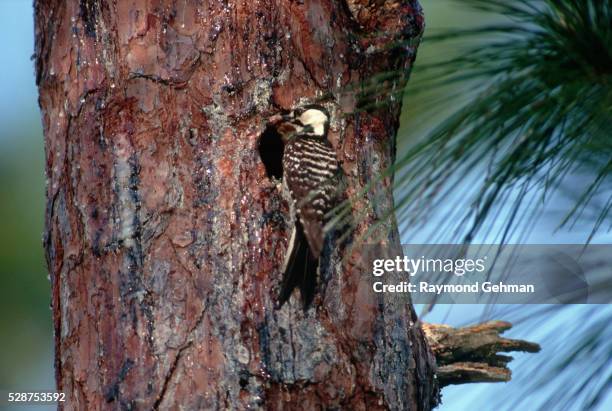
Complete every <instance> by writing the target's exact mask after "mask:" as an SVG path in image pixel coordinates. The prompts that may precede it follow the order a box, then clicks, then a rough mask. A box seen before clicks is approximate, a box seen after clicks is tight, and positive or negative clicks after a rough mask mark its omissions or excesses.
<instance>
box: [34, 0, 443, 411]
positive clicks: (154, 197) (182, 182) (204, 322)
mask: <svg viewBox="0 0 612 411" xmlns="http://www.w3.org/2000/svg"><path fill="white" fill-rule="evenodd" d="M35 19H36V65H37V81H38V85H39V90H40V106H41V109H42V119H43V125H44V133H45V147H46V173H47V178H48V187H47V210H46V232H45V237H44V245H45V248H46V255H47V262H48V267H49V271H50V275H51V282H52V308H53V319H54V325H55V347H56V364H55V367H56V380H57V385H58V389H60V390H62V391H64V392H66V394H67V399H68V402H67V403H66V407H67V408H69V409H100V408H136V409H151V408H154V409H157V408H160V409H168V408H176V407H179V406H181V407H183V408H185V409H198V408H200V409H227V408H229V409H246V408H249V407H251V408H268V409H281V408H284V409H291V408H299V409H314V408H334V407H336V408H338V407H341V408H348V409H368V410H374V409H413V410H416V409H422V410H426V409H429V408H431V406H432V405H433V404H434V403H435V401H436V398H437V387H436V383H435V380H434V378H433V370H434V367H435V364H434V359H433V356H432V354H431V352H430V351H429V349H428V347H427V343H426V341H425V338H424V336H423V333H422V331H421V329H420V328H419V327H418V326H414V325H413V323H416V317H415V314H414V312H413V310H412V308H411V307H410V306H409V305H402V304H400V303H399V302H397V301H393V300H388V299H385V298H383V297H380V298H379V297H375V296H374V295H373V293H371V292H369V291H368V290H369V283H368V282H367V279H366V278H364V277H365V276H366V275H367V273H365V272H362V271H361V270H359V269H358V266H357V264H355V263H354V261H355V258H352V257H353V256H345V255H343V254H344V251H343V250H340V249H336V250H334V252H333V253H332V257H331V259H332V260H333V262H334V264H332V266H333V269H332V270H331V272H330V273H328V282H327V287H326V288H325V290H324V292H323V293H322V294H321V297H319V298H318V299H317V300H316V302H315V305H316V307H317V308H316V309H313V310H310V311H308V312H307V313H303V312H302V311H301V308H300V306H299V304H289V305H286V306H284V307H283V308H282V309H280V310H276V309H275V308H274V301H275V296H276V293H277V292H278V284H279V282H280V277H281V273H280V272H279V268H280V266H281V264H282V260H283V257H284V253H285V248H286V245H287V236H288V233H289V232H290V230H289V229H290V227H288V224H289V220H288V216H287V211H288V209H287V204H286V201H285V200H284V199H283V198H282V197H281V194H280V193H279V191H278V190H277V187H276V184H275V183H274V181H271V180H270V179H268V178H267V177H266V174H265V169H264V165H263V164H262V162H261V159H260V157H259V154H258V152H257V145H258V139H259V137H260V136H261V134H262V133H263V132H264V129H265V127H266V119H267V118H269V116H271V115H272V114H274V113H276V112H278V111H279V110H281V109H289V108H291V107H293V106H295V105H297V104H299V103H302V102H305V101H308V102H311V101H315V100H316V101H318V102H320V103H323V104H325V105H326V106H327V107H328V108H329V109H331V110H332V114H333V117H334V121H333V124H332V129H331V140H332V143H333V145H334V147H335V149H336V151H337V154H338V157H339V158H340V160H341V163H342V167H343V169H344V171H345V173H346V176H347V179H348V184H349V189H348V190H347V191H348V192H347V195H349V196H355V195H356V194H357V193H359V192H360V191H361V189H362V188H363V187H365V186H366V185H368V184H369V183H370V182H371V181H372V179H373V178H376V177H377V176H379V175H380V174H381V172H382V171H383V170H384V169H385V168H386V167H388V166H389V165H390V164H391V163H392V161H393V157H394V153H395V141H394V139H395V133H396V130H397V126H398V114H399V109H400V102H399V101H398V100H397V99H394V94H393V93H395V92H397V91H398V90H400V89H401V88H402V87H403V83H404V81H405V76H404V75H405V74H406V73H407V72H408V70H409V69H410V65H411V64H412V61H413V59H414V53H415V48H416V44H417V43H418V39H419V37H420V34H421V31H422V25H423V23H422V16H421V10H420V7H419V5H418V3H417V1H416V0H404V1H384V2H383V1H357V0H353V1H351V0H349V1H347V2H344V1H332V0H318V1H304V2H299V1H291V0H276V1H270V2H268V1H258V0H248V1H238V0H228V1H193V0H189V1H179V0H177V1H172V0H157V1H154V0H133V1H102V0H81V1H77V0H66V1H64V0H48V1H37V2H36V16H35ZM398 73H399V74H398ZM381 74H382V75H383V76H382V77H381V76H380V75H381ZM372 79H375V81H372ZM364 84H365V86H363V85H364ZM373 84H376V85H377V87H378V88H376V89H375V90H382V91H383V92H382V93H378V92H372V89H370V88H368V86H370V85H373ZM354 85H360V86H362V87H361V88H359V92H358V93H357V92H347V90H352V88H351V87H352V86H354ZM373 102H374V103H376V104H371V103H373ZM368 107H372V109H371V110H362V109H358V108H368ZM390 185H391V178H386V179H384V180H383V181H382V182H380V183H379V184H377V185H376V189H375V190H371V191H370V193H369V194H368V195H366V196H363V197H358V198H357V199H356V201H355V202H354V204H353V212H354V214H355V215H359V225H358V227H357V229H356V233H355V235H356V236H359V235H360V234H363V233H365V232H366V231H367V230H368V228H370V227H371V226H372V225H373V224H374V223H376V222H379V221H380V220H381V219H382V218H383V216H385V215H386V214H387V213H388V212H389V210H390V209H391V205H392V192H391V188H390ZM381 229H382V230H383V236H382V238H383V240H381V243H383V244H385V245H387V246H389V247H390V248H391V250H394V251H398V250H399V237H398V233H397V229H396V226H395V222H394V221H393V220H385V222H384V224H382V225H381ZM354 253H356V254H358V250H357V251H354ZM343 257H347V258H343Z"/></svg>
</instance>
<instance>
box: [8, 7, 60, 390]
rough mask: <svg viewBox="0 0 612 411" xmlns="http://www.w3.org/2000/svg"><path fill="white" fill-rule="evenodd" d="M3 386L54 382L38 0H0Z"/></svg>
mask: <svg viewBox="0 0 612 411" xmlns="http://www.w3.org/2000/svg"><path fill="white" fill-rule="evenodd" d="M0 44H1V46H0V91H1V93H0V312H2V315H1V316H0V340H1V341H2V344H1V346H2V350H0V389H8V388H13V389H19V388H21V389H26V388H30V389H32V388H38V389H49V388H53V357H52V353H53V344H52V337H51V335H52V325H51V311H50V309H49V303H50V295H49V289H50V288H49V281H48V280H47V272H46V264H45V262H44V257H43V250H42V240H41V239H42V231H43V213H44V207H45V199H44V189H45V178H44V149H43V140H42V128H41V122H40V115H39V111H38V102H37V91H36V85H35V84H34V69H33V63H32V61H31V56H32V54H33V49H34V29H33V12H32V2H31V1H28V0H3V1H0Z"/></svg>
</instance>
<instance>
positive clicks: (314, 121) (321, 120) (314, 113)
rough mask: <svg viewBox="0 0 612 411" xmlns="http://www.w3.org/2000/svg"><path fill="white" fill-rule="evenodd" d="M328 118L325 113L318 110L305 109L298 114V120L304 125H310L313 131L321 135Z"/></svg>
mask: <svg viewBox="0 0 612 411" xmlns="http://www.w3.org/2000/svg"><path fill="white" fill-rule="evenodd" d="M327 121H328V118H327V115H326V114H325V113H323V112H322V111H320V110H315V109H310V110H306V111H305V112H304V113H303V114H302V115H301V116H300V122H301V123H302V124H304V125H305V126H310V127H312V130H313V133H314V134H317V135H320V136H322V135H323V134H324V133H325V124H326V123H327Z"/></svg>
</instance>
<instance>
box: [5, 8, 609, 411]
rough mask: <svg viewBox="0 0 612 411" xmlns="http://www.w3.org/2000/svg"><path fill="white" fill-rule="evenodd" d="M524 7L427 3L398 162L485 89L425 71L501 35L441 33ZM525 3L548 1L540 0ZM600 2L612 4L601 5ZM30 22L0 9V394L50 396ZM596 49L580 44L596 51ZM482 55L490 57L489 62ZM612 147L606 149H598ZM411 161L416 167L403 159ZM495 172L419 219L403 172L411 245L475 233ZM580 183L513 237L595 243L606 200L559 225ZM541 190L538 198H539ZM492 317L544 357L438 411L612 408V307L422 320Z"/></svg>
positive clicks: (515, 193) (500, 211)
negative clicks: (477, 205)
mask: <svg viewBox="0 0 612 411" xmlns="http://www.w3.org/2000/svg"><path fill="white" fill-rule="evenodd" d="M520 2H522V0H516V1H508V2H501V1H489V2H487V1H484V0H483V1H476V0H464V1H459V0H456V1H452V0H421V3H422V5H423V8H424V10H425V14H426V24H427V29H426V38H425V40H424V42H423V43H422V44H421V46H420V48H419V51H418V58H417V64H416V70H415V71H414V73H413V75H412V78H411V80H410V82H409V86H408V89H407V90H406V93H405V96H404V111H403V113H402V119H401V129H400V133H399V153H398V158H399V159H400V160H401V159H403V158H409V157H407V156H411V155H414V150H415V147H417V146H418V143H419V142H421V141H424V140H423V139H427V138H430V137H431V136H432V135H436V133H437V135H438V136H440V135H444V134H440V133H441V131H440V130H441V128H440V126H441V125H444V124H447V125H448V121H452V120H448V119H449V118H450V119H452V118H453V117H452V116H451V115H452V114H453V113H455V111H456V110H457V109H459V108H461V107H462V106H463V105H464V104H465V103H467V102H469V101H471V100H470V99H473V98H474V96H475V93H476V92H477V91H478V90H479V89H480V88H481V87H482V86H483V85H484V84H485V83H484V82H483V80H482V79H481V78H478V77H475V76H471V77H470V76H465V77H466V78H463V79H461V81H451V82H448V81H447V82H444V83H443V84H436V87H432V86H431V85H432V80H433V81H434V82H435V81H436V80H441V79H442V78H443V77H442V76H441V75H438V74H436V75H433V76H432V74H431V73H432V71H431V69H430V68H428V67H429V66H430V65H431V64H433V63H436V62H437V63H439V62H440V61H446V60H448V59H452V58H454V57H458V56H462V55H466V53H468V52H469V49H470V47H474V46H477V47H480V46H482V45H484V44H486V43H487V42H490V41H491V39H492V38H493V33H491V32H489V31H486V30H485V31H478V32H474V33H473V35H470V36H468V37H462V38H461V40H460V41H454V42H453V41H452V40H453V38H451V39H450V40H451V41H444V42H443V41H435V40H436V38H435V36H438V37H439V35H440V33H442V32H443V31H442V30H444V29H474V28H476V27H481V26H492V25H496V24H509V23H517V20H516V18H511V16H508V15H507V13H504V12H503V11H502V12H501V13H500V9H499V8H498V9H496V10H491V9H490V8H489V7H481V8H480V9H478V8H473V7H470V5H474V4H476V3H480V4H481V5H484V6H486V4H487V3H488V4H489V5H490V4H493V5H494V4H496V3H497V4H501V5H502V6H503V3H506V6H512V5H513V4H519V3H520ZM528 3H531V4H536V5H540V6H543V5H544V4H545V2H544V1H543V0H541V1H538V0H534V1H531V2H528ZM601 3H602V4H604V3H605V4H606V5H608V1H605V0H602V2H601ZM476 5H478V4H476ZM608 17H609V15H608ZM32 19H33V18H32V4H31V1H29V0H2V1H1V2H0V43H1V44H2V46H1V48H0V50H1V53H0V90H1V94H0V124H1V126H0V227H1V228H0V309H1V310H2V313H3V314H2V316H1V317H0V338H1V339H2V347H3V349H2V350H0V389H51V388H53V385H54V383H53V357H52V353H53V340H52V326H51V315H50V310H49V301H50V297H49V282H48V279H47V273H46V266H45V263H44V258H43V250H42V246H41V236H42V231H43V215H44V204H45V203H44V187H45V182H44V171H43V170H44V148H43V139H42V130H41V126H40V116H39V113H38V104H37V96H36V88H35V84H34V74H33V64H32V62H31V60H30V57H31V55H32V53H33V42H34V39H33V23H32ZM611 27H612V25H611ZM438 39H439V38H438ZM455 40H456V39H455ZM589 44H591V43H589V42H587V43H586V44H583V45H581V46H580V47H587V48H588V47H589ZM608 46H609V44H608ZM483 50H484V51H483V53H485V52H486V50H485V49H483ZM519 51H520V48H519ZM482 57H483V58H488V57H487V55H486V54H483V55H482ZM489 57H490V56H489ZM501 63H502V62H501V61H499V62H498V61H496V60H495V59H493V58H491V59H490V61H488V62H487V67H488V68H489V69H491V70H496V69H497V68H501V67H502V66H501ZM497 64H500V65H497ZM457 74H459V73H457ZM607 85H608V86H609V83H607ZM608 90H609V88H608ZM451 97H452V98H451ZM484 113H485V114H486V110H485V112H484ZM456 118H457V117H455V119H456ZM495 118H497V117H495ZM495 118H494V119H495ZM470 120H471V119H470ZM445 122H446V123H445ZM473 124H474V123H471V121H470V122H467V123H461V124H460V125H459V128H460V129H461V130H462V131H463V130H468V129H469V128H470V126H471V125H473ZM484 127H486V125H485V126H484ZM481 129H482V130H485V129H486V128H481ZM607 129H609V126H607ZM607 129H606V131H607ZM476 131H478V130H476ZM460 135H462V136H465V135H466V134H465V133H463V134H461V133H460ZM453 136H455V134H453V133H450V134H446V138H452V137H453ZM484 137H486V136H481V138H484ZM608 148H609V146H604V148H602V149H603V150H607V149H608ZM483 158H484V157H483ZM407 164H409V165H410V164H411V162H410V161H407ZM415 164H416V163H415ZM489 164H490V163H489V162H486V161H481V162H478V161H476V162H475V163H474V164H473V167H472V168H471V170H468V172H467V173H466V174H464V175H462V176H461V178H459V179H455V180H453V179H452V178H451V179H447V180H446V181H445V183H444V184H450V185H451V186H453V188H454V189H453V190H450V191H440V193H442V194H443V196H442V198H441V199H438V200H436V201H432V202H430V203H428V204H427V207H420V208H421V210H419V213H420V214H419V213H416V214H415V213H414V209H411V208H410V207H413V206H414V204H413V203H412V202H411V201H410V200H407V198H406V196H407V195H411V194H410V193H411V188H410V187H411V186H410V184H413V185H414V183H415V182H416V181H418V180H415V178H419V175H415V174H412V175H410V173H411V172H412V171H410V170H411V169H410V167H408V168H400V169H399V171H398V175H397V179H396V180H397V183H398V187H397V190H396V197H397V199H398V206H399V215H400V217H401V219H400V220H399V222H400V225H401V228H402V239H403V241H404V242H406V243H423V242H429V241H435V242H450V241H451V240H456V239H461V238H465V237H464V236H465V234H466V232H465V230H466V229H467V230H468V231H469V228H468V227H471V226H470V225H469V224H466V225H462V226H459V227H457V226H456V225H455V226H451V225H449V224H448V223H449V221H450V222H451V223H455V222H456V221H460V220H458V219H457V218H456V214H453V213H455V212H457V211H462V210H463V211H466V210H467V211H469V210H470V209H471V208H470V207H471V206H472V204H473V202H472V200H473V198H472V197H471V195H473V194H474V193H475V192H474V191H473V190H475V189H478V188H479V186H478V185H477V184H476V182H477V181H482V176H483V175H485V174H486V173H483V170H485V171H486V170H487V166H488V165H489ZM413 165H414V164H413ZM417 171H418V170H417ZM421 177H422V176H421ZM479 178H480V180H478V179H479ZM572 178H573V179H570V180H569V183H568V181H566V182H565V183H564V184H561V185H559V190H557V192H556V193H554V194H550V195H549V196H548V197H547V199H548V201H547V202H546V203H545V204H543V203H542V202H541V201H540V202H538V201H535V203H534V200H532V201H527V202H526V203H523V204H527V205H526V206H525V207H526V209H527V212H532V213H535V214H533V215H534V216H535V217H536V218H531V219H527V220H516V219H514V220H512V221H511V222H512V227H513V230H514V231H513V232H511V233H509V234H508V235H507V236H506V240H509V241H513V240H514V241H516V240H518V239H521V240H523V241H527V242H532V243H583V242H585V241H587V239H589V238H591V234H592V228H593V225H592V224H585V223H584V222H585V221H586V222H588V221H589V218H588V217H589V216H590V218H591V219H590V221H591V223H592V222H594V221H596V220H597V218H598V216H600V215H601V213H600V212H601V211H602V209H601V207H602V206H601V204H606V203H605V202H604V203H601V202H598V201H599V200H597V201H596V203H595V204H599V205H596V206H594V207H593V209H594V212H592V213H586V214H584V216H586V217H587V219H586V220H581V221H580V222H578V223H576V224H575V225H573V226H569V225H566V226H564V227H563V228H561V229H559V223H560V222H561V221H562V219H563V217H564V216H566V215H567V212H568V210H571V209H572V207H573V205H575V204H576V200H577V199H580V194H579V193H576V192H575V189H584V188H585V187H586V186H587V185H588V184H589V182H592V181H593V178H594V177H593V174H589V173H588V172H586V173H580V174H579V175H576V176H573V177H572ZM606 182H608V183H609V181H606ZM509 187H510V190H509V191H508V192H507V193H506V197H504V196H502V197H501V199H502V200H503V201H498V204H496V205H494V206H492V207H491V210H493V211H491V214H490V216H491V217H489V220H488V221H487V222H486V223H485V224H484V225H485V226H487V227H489V229H488V230H486V231H485V232H478V233H476V232H474V233H473V234H474V236H473V238H471V239H472V240H473V241H480V242H484V241H490V242H493V241H499V239H500V233H504V232H506V228H507V227H508V224H507V223H508V221H509V220H508V218H509V216H511V215H512V204H514V202H513V201H512V200H516V198H518V197H519V196H520V195H521V189H520V187H518V188H517V187H516V186H509ZM534 192H535V193H536V195H537V194H538V192H537V190H535V191H534ZM476 193H478V191H476ZM604 194H606V193H604ZM607 194H608V195H609V192H608V193H607ZM429 198H431V197H429ZM403 199H404V200H407V201H402V200H403ZM498 199H499V198H498ZM403 203H405V206H403V205H402V204H403ZM534 204H535V205H538V204H539V206H538V208H537V212H535V211H533V210H535V208H534V207H535V206H534ZM406 206H407V207H406ZM453 216H454V217H453ZM481 226H482V225H481ZM457 228H459V230H457ZM605 228H607V227H605ZM462 230H463V231H462ZM591 240H592V241H593V242H600V243H611V242H612V236H611V235H610V233H609V231H608V232H606V230H605V229H604V230H600V231H599V232H598V233H597V234H596V235H595V236H593V237H592V238H591ZM488 318H499V319H504V320H510V321H513V322H514V323H515V324H517V326H516V327H515V328H514V329H513V330H511V332H510V333H509V334H510V336H511V337H515V338H523V339H529V340H532V341H536V342H538V343H540V344H541V345H542V347H543V350H542V352H541V353H539V354H536V355H518V356H517V360H516V361H515V362H513V363H512V365H511V367H512V368H513V369H514V377H513V380H512V381H511V382H509V383H507V384H469V385H463V386H451V387H449V388H446V389H445V390H444V392H443V404H442V406H441V408H440V409H442V410H464V409H465V410H471V409H484V410H487V409H528V410H531V409H546V410H550V409H572V410H582V409H588V408H593V409H601V410H604V409H612V398H611V395H610V391H611V390H610V386H611V384H612V366H611V362H612V327H610V326H609V324H610V323H611V322H612V321H611V320H612V310H611V309H610V307H609V306H566V307H554V306H530V307H522V306H519V307H517V306H495V307H490V306H489V307H486V306H460V305H458V306H452V307H451V306H443V305H439V306H436V307H435V308H434V310H433V312H431V313H429V314H427V316H426V318H425V319H426V320H427V321H430V322H447V323H449V324H452V325H465V324H468V323H472V322H475V321H480V320H483V319H488Z"/></svg>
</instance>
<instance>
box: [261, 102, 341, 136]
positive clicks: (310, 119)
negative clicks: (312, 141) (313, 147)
mask: <svg viewBox="0 0 612 411" xmlns="http://www.w3.org/2000/svg"><path fill="white" fill-rule="evenodd" d="M270 122H271V124H272V125H274V126H275V127H276V129H277V131H278V132H279V134H280V135H281V136H282V137H283V139H289V138H291V137H292V136H295V135H309V136H314V137H321V138H323V137H325V136H326V135H327V131H328V129H329V113H328V111H327V110H326V109H325V107H323V106H320V105H318V104H309V105H306V106H302V107H298V108H296V109H294V110H292V111H290V112H289V113H286V114H279V115H276V116H274V117H272V118H271V119H270Z"/></svg>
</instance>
